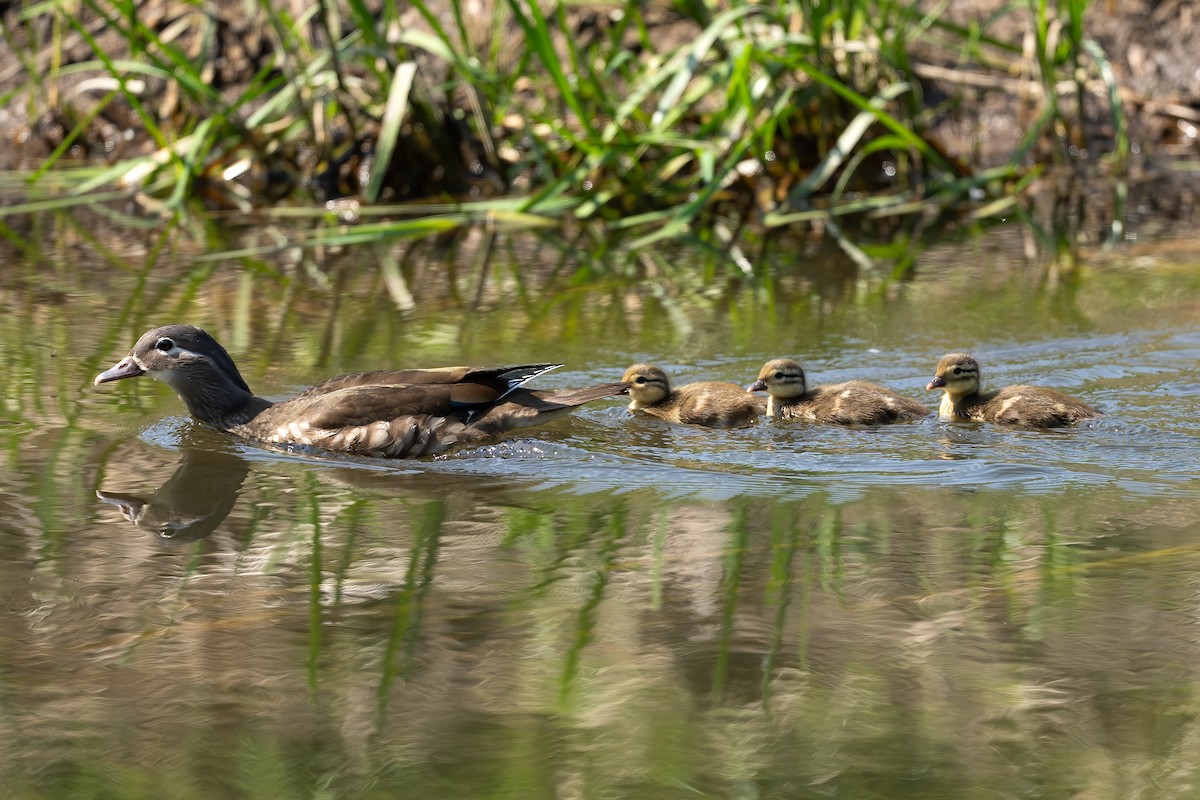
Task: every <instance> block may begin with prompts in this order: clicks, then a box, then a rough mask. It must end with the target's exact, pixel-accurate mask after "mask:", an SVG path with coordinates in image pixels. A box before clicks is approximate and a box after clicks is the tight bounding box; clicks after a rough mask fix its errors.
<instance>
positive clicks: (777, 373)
mask: <svg viewBox="0 0 1200 800" xmlns="http://www.w3.org/2000/svg"><path fill="white" fill-rule="evenodd" d="M775 380H777V381H781V380H783V373H782V372H776V373H775Z"/></svg>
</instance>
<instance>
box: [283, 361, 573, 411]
mask: <svg viewBox="0 0 1200 800" xmlns="http://www.w3.org/2000/svg"><path fill="white" fill-rule="evenodd" d="M561 366H562V364H521V365H519V366H515V367H484V368H480V367H438V368H435V369H392V370H375V371H373V372H355V373H353V374H351V375H339V376H337V377H335V378H329V379H328V380H324V381H321V382H320V383H318V384H314V385H313V386H310V387H308V388H307V389H305V390H304V391H303V392H301V393H300V394H298V395H296V396H295V397H294V398H292V399H293V400H301V399H306V398H310V397H316V396H318V395H324V394H330V393H332V392H337V391H341V390H343V389H351V388H355V387H365V386H372V387H374V386H445V385H456V386H459V387H460V389H459V392H458V394H459V396H462V397H476V398H478V399H477V400H475V401H474V402H477V403H486V402H495V401H496V400H499V399H500V398H501V397H503V396H504V395H506V394H508V393H509V392H511V391H512V390H513V389H515V388H517V387H518V386H521V385H522V384H524V383H526V382H527V381H530V380H532V379H533V378H536V377H537V376H538V375H542V374H544V373H546V372H549V371H550V370H553V369H558V368H559V367H561ZM489 393H490V399H488V397H489Z"/></svg>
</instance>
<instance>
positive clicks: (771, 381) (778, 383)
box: [748, 358, 808, 400]
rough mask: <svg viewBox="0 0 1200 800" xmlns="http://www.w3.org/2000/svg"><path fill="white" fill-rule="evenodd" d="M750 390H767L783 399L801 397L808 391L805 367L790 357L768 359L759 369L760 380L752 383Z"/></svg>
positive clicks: (773, 395)
mask: <svg viewBox="0 0 1200 800" xmlns="http://www.w3.org/2000/svg"><path fill="white" fill-rule="evenodd" d="M748 391H751V392H763V391H765V392H767V393H768V394H770V395H771V396H772V397H778V398H780V399H783V400H786V399H790V398H793V397H801V396H803V395H804V394H805V393H806V392H807V391H808V383H807V382H806V381H805V379H804V368H803V367H801V366H800V365H799V364H797V363H796V362H795V361H792V360H791V359H790V358H776V359H775V360H773V361H768V362H767V363H766V364H763V368H762V369H760V370H759V371H758V380H757V381H755V382H754V383H752V384H751V385H750V387H749V389H748Z"/></svg>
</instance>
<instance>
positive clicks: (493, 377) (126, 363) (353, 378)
mask: <svg viewBox="0 0 1200 800" xmlns="http://www.w3.org/2000/svg"><path fill="white" fill-rule="evenodd" d="M556 366H558V365H556V364H530V365H525V366H518V367H498V368H494V369H475V368H472V367H443V368H440V369H409V370H384V371H378V372H362V373H358V374H355V375H342V376H340V377H337V378H330V379H329V380H327V381H324V382H323V383H319V384H317V385H316V386H313V387H311V388H309V389H306V390H305V391H303V392H301V393H300V394H299V395H297V396H296V397H293V398H292V399H291V400H285V401H283V402H280V403H272V402H271V401H270V400H266V399H264V398H262V397H256V396H255V395H254V394H252V393H251V392H250V387H249V386H247V385H246V382H245V381H244V380H242V376H241V375H240V374H239V373H238V370H237V367H236V366H234V363H233V359H231V358H230V357H229V354H228V353H227V352H225V349H224V348H223V347H221V345H219V344H217V342H216V340H215V339H213V338H212V337H211V336H209V335H208V334H207V333H205V332H204V331H203V330H201V329H200V328H197V327H195V326H192V325H167V326H166V327H162V328H155V329H154V330H152V331H149V332H148V333H146V334H144V335H143V336H142V338H141V339H139V340H138V341H137V344H135V345H134V346H133V349H132V350H130V351H129V355H127V356H126V357H125V358H124V359H122V360H121V362H120V363H118V364H117V365H116V366H114V367H112V368H111V369H108V370H106V371H104V372H102V373H100V374H99V375H97V376H96V380H95V382H96V383H97V384H100V383H106V382H108V381H115V380H120V379H122V378H133V377H136V376H138V375H149V376H150V377H151V378H154V379H155V380H160V381H162V382H163V383H166V384H167V385H168V386H170V387H171V388H172V389H174V390H175V393H176V394H178V395H179V397H180V399H182V400H183V402H184V404H185V405H186V406H187V408H188V413H190V414H191V415H192V417H194V418H195V419H196V420H198V421H199V422H202V423H204V424H205V425H207V426H209V427H211V428H216V429H218V430H222V431H228V432H229V433H233V434H236V435H237V436H241V437H242V438H245V439H250V440H253V441H258V442H266V443H270V444H282V445H289V444H293V445H307V446H312V447H319V448H321V449H324V450H332V451H335V452H339V453H349V454H353V455H362V456H378V457H383V458H409V457H416V456H424V455H432V454H435V453H443V452H445V451H447V450H449V449H451V448H452V447H454V446H456V445H468V444H481V443H483V442H486V441H488V440H490V439H492V438H494V437H495V436H497V435H499V434H501V433H504V432H506V431H509V430H513V429H515V428H523V427H527V426H530V425H537V424H540V423H542V422H545V421H548V420H550V419H552V418H554V417H556V416H558V415H559V414H562V413H566V412H568V411H570V410H571V409H573V408H575V407H577V406H580V405H583V404H584V403H588V402H590V401H592V400H599V399H601V398H604V397H611V396H613V395H617V394H621V393H623V392H624V389H625V387H624V385H623V384H619V383H608V384H603V385H599V386H588V387H585V388H582V389H560V390H555V391H532V390H530V389H524V388H522V387H523V385H524V384H525V383H526V382H527V381H529V380H531V379H532V378H535V377H537V376H538V375H541V374H542V373H544V372H547V371H549V370H551V369H554V368H555V367H556Z"/></svg>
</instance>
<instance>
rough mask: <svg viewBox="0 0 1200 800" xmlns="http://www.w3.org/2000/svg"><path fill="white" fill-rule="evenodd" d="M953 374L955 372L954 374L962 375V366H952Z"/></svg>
mask: <svg viewBox="0 0 1200 800" xmlns="http://www.w3.org/2000/svg"><path fill="white" fill-rule="evenodd" d="M954 374H955V375H962V367H955V368H954Z"/></svg>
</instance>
